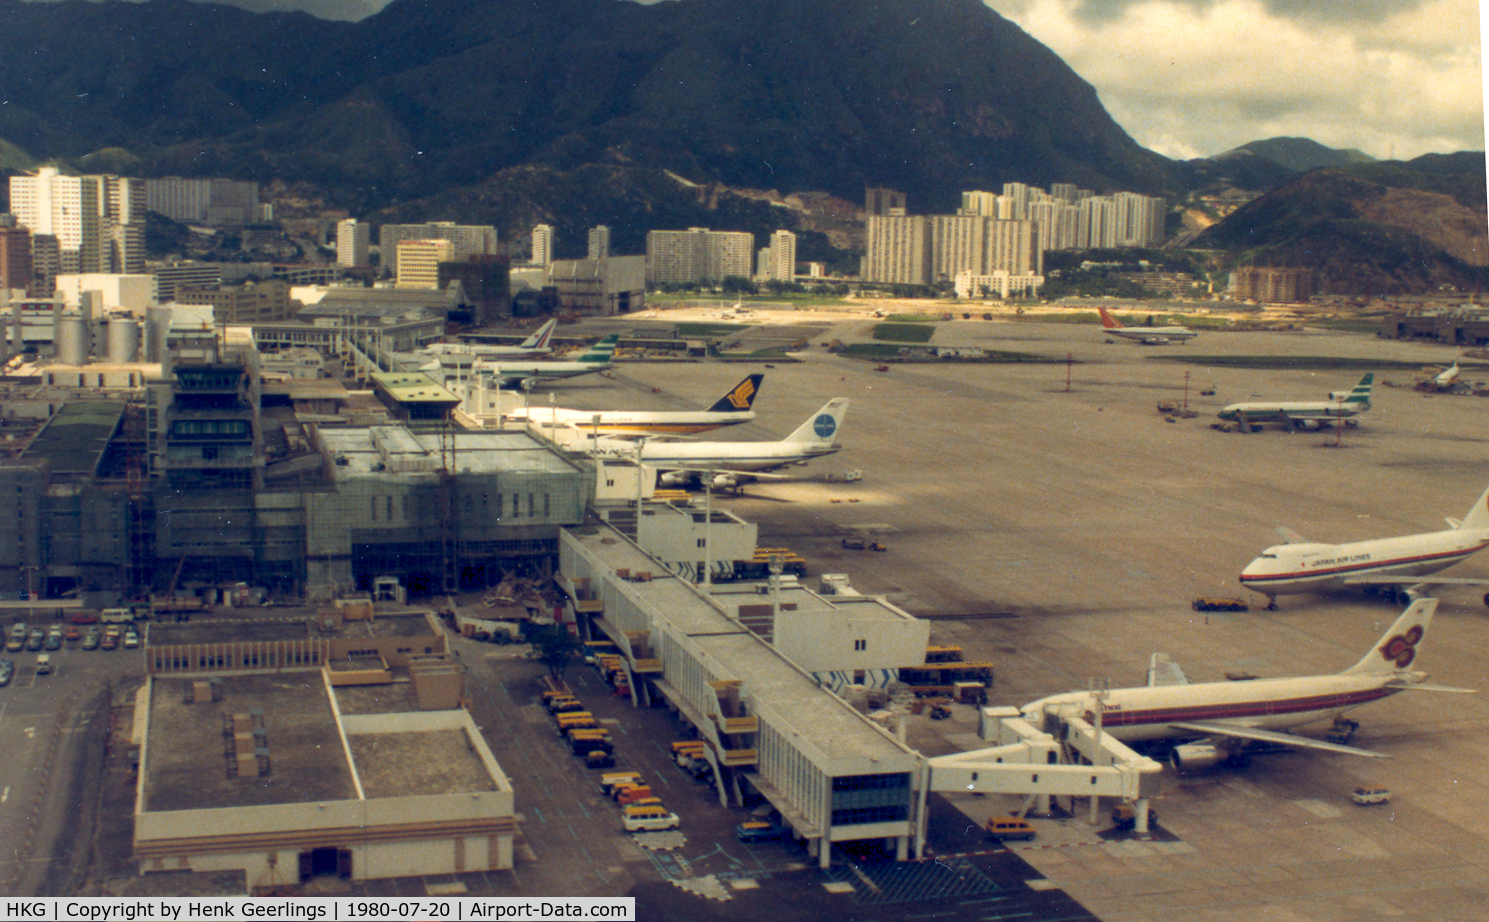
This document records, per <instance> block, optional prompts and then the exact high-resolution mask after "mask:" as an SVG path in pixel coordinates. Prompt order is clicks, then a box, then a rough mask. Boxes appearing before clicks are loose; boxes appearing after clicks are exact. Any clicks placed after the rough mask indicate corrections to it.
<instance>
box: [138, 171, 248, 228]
mask: <svg viewBox="0 0 1489 922" xmlns="http://www.w3.org/2000/svg"><path fill="white" fill-rule="evenodd" d="M145 196H146V203H147V205H148V207H149V209H150V210H151V211H153V212H155V213H157V214H162V215H165V216H166V217H167V218H170V219H171V220H172V221H184V222H187V223H192V224H210V225H219V226H229V227H231V226H239V225H244V224H257V223H259V222H262V221H268V220H270V219H271V218H272V217H273V209H272V208H271V207H270V206H268V205H264V204H261V203H260V202H259V185H258V183H256V182H245V181H242V180H236V179H183V178H182V177H180V176H166V177H163V178H161V179H147V180H145Z"/></svg>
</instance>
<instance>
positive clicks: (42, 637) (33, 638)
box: [26, 628, 47, 653]
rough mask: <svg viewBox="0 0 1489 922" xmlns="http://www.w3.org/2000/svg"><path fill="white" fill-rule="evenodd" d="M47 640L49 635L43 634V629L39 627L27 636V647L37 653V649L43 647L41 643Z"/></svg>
mask: <svg viewBox="0 0 1489 922" xmlns="http://www.w3.org/2000/svg"><path fill="white" fill-rule="evenodd" d="M46 640H47V635H46V634H43V633H42V632H41V629H40V628H38V629H36V630H34V631H32V632H31V634H30V636H28V637H27V638H26V649H27V650H30V651H31V652H32V653H35V652H36V651H37V650H40V649H41V645H42V644H44V643H46Z"/></svg>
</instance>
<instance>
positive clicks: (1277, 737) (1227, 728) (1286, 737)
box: [1169, 721, 1390, 759]
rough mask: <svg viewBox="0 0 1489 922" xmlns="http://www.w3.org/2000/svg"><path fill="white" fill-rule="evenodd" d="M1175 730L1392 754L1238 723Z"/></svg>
mask: <svg viewBox="0 0 1489 922" xmlns="http://www.w3.org/2000/svg"><path fill="white" fill-rule="evenodd" d="M1169 726H1170V727H1173V728H1174V729H1175V730H1187V731H1192V732H1194V733H1205V734H1209V735H1211V736H1228V737H1230V738H1232V739H1240V740H1254V741H1256V742H1259V743H1276V744H1277V745H1279V746H1295V747H1298V748H1301V749H1318V750H1322V751H1323V752H1340V753H1344V754H1345V755H1351V756H1368V757H1369V758H1372V759H1389V758H1390V756H1388V755H1386V754H1385V753H1383V752H1371V751H1370V750H1368V749H1360V748H1358V747H1355V746H1346V745H1344V744H1343V743H1330V742H1328V741H1327V740H1316V739H1313V738H1312V737H1307V736H1294V735H1293V734H1291V733H1278V732H1277V731H1275V730H1261V729H1258V728H1256V727H1243V726H1240V725H1238V724H1224V723H1211V722H1209V721H1191V722H1185V723H1173V724H1169Z"/></svg>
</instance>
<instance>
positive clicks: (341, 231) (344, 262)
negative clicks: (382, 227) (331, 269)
mask: <svg viewBox="0 0 1489 922" xmlns="http://www.w3.org/2000/svg"><path fill="white" fill-rule="evenodd" d="M336 265H338V266H347V267H352V266H370V265H372V225H370V224H363V223H362V222H360V221H358V220H357V219H356V218H347V219H346V220H345V221H341V222H339V223H338V224H337V225H336Z"/></svg>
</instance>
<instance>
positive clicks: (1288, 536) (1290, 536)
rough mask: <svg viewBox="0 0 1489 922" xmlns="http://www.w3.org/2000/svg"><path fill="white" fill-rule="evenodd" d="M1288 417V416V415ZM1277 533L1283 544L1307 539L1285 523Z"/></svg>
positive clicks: (1303, 542) (1304, 542)
mask: <svg viewBox="0 0 1489 922" xmlns="http://www.w3.org/2000/svg"><path fill="white" fill-rule="evenodd" d="M1289 418H1290V417H1289ZM1277 534H1279V535H1281V536H1282V539H1283V543H1285V544H1307V543H1309V542H1308V539H1307V538H1305V537H1303V536H1302V535H1300V534H1298V533H1297V532H1295V531H1293V530H1292V529H1291V528H1288V527H1287V526H1286V525H1279V526H1277Z"/></svg>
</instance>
